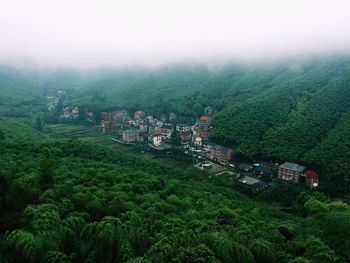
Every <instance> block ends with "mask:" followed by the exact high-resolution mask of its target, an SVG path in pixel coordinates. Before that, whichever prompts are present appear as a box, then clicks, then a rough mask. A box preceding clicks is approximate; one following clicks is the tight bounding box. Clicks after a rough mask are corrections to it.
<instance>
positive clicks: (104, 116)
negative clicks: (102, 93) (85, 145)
mask: <svg viewBox="0 0 350 263" xmlns="http://www.w3.org/2000/svg"><path fill="white" fill-rule="evenodd" d="M100 114H101V120H105V121H109V120H110V115H109V112H107V111H102V112H101V113H100Z"/></svg>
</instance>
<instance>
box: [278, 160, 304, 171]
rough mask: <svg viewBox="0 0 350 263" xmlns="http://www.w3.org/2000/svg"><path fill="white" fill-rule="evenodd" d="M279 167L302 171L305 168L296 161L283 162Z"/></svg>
mask: <svg viewBox="0 0 350 263" xmlns="http://www.w3.org/2000/svg"><path fill="white" fill-rule="evenodd" d="M279 168H282V169H287V170H292V171H295V172H302V171H304V170H305V166H302V165H299V164H297V163H290V162H285V163H284V164H281V165H280V166H279Z"/></svg>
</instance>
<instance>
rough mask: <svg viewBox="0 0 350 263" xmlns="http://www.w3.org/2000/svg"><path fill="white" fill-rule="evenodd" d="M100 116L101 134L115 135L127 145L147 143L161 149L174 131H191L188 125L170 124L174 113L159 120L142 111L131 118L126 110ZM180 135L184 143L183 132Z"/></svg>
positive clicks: (174, 117) (174, 116) (103, 113)
mask: <svg viewBox="0 0 350 263" xmlns="http://www.w3.org/2000/svg"><path fill="white" fill-rule="evenodd" d="M100 114H101V128H102V133H115V134H116V137H117V138H118V139H120V140H121V141H122V142H123V143H127V144H131V143H136V142H147V141H148V142H149V143H150V144H151V145H153V146H154V147H161V146H162V145H163V144H164V143H165V142H166V141H168V140H169V139H170V138H171V135H172V134H173V132H174V131H175V129H176V130H177V129H183V130H189V131H190V130H191V127H190V126H188V125H187V126H186V127H185V125H181V124H178V125H173V124H172V123H170V122H171V121H173V120H174V119H176V115H175V114H174V113H169V116H168V117H167V116H164V115H162V116H161V118H160V119H157V118H154V117H153V116H151V115H147V114H145V113H144V112H143V111H136V112H134V114H133V116H130V114H129V113H128V112H127V111H126V110H121V111H116V112H114V113H110V112H101V113H100ZM167 121H169V122H167ZM180 135H181V136H182V138H183V139H184V143H185V139H186V136H183V135H184V134H183V132H180ZM189 139H190V137H189Z"/></svg>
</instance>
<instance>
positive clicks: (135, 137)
mask: <svg viewBox="0 0 350 263" xmlns="http://www.w3.org/2000/svg"><path fill="white" fill-rule="evenodd" d="M123 141H124V142H138V141H142V139H141V137H140V131H139V130H137V129H135V128H130V129H127V130H125V131H123Z"/></svg>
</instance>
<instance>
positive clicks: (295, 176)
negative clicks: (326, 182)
mask: <svg viewBox="0 0 350 263" xmlns="http://www.w3.org/2000/svg"><path fill="white" fill-rule="evenodd" d="M239 169H240V170H241V171H242V172H243V177H242V178H240V179H239V184H240V185H241V186H243V187H245V188H248V189H251V190H252V191H253V192H258V191H260V190H263V189H264V188H266V187H267V184H265V183H264V182H262V181H260V180H259V179H257V178H256V177H259V176H261V175H267V176H269V177H270V178H273V177H277V179H278V180H279V181H285V182H292V183H301V184H305V186H307V187H309V188H315V187H317V186H318V184H319V177H318V175H317V173H316V172H315V171H312V170H307V169H306V167H305V166H302V165H300V164H297V163H291V162H285V163H283V164H281V165H278V164H274V163H267V162H261V163H254V164H252V165H251V164H248V163H241V164H240V165H239Z"/></svg>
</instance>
